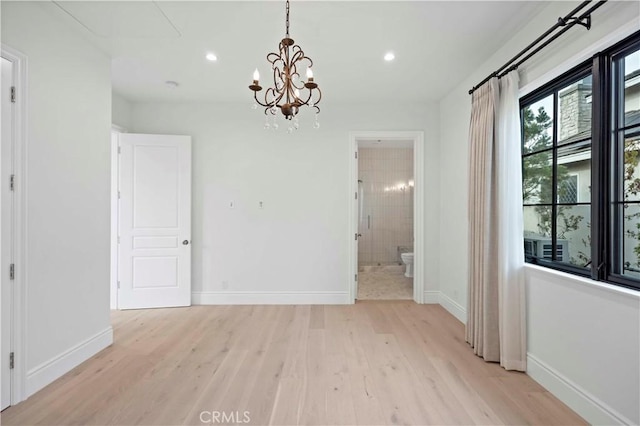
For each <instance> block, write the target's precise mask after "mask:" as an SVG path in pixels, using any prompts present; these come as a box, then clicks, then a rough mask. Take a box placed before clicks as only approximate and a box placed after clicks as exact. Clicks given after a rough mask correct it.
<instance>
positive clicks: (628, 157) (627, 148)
mask: <svg viewBox="0 0 640 426" xmlns="http://www.w3.org/2000/svg"><path fill="white" fill-rule="evenodd" d="M633 133H636V135H635V136H627V138H626V139H625V141H624V170H623V171H622V173H623V174H624V200H625V201H640V167H639V166H640V164H639V163H640V135H638V134H637V133H640V129H638V130H635V131H634V132H633ZM633 133H632V134H633ZM627 134H628V135H629V134H630V132H628V133H627Z"/></svg>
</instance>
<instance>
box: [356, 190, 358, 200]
mask: <svg viewBox="0 0 640 426" xmlns="http://www.w3.org/2000/svg"><path fill="white" fill-rule="evenodd" d="M357 199H358V193H357V192H356V200H357Z"/></svg>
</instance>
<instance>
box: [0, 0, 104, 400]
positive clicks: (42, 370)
mask: <svg viewBox="0 0 640 426" xmlns="http://www.w3.org/2000/svg"><path fill="white" fill-rule="evenodd" d="M1 7H2V42H3V43H4V44H6V45H8V46H10V47H12V48H14V49H16V50H18V51H21V52H22V53H24V54H25V55H27V57H28V62H27V63H28V75H27V80H28V82H27V83H28V89H27V90H28V104H27V107H28V111H27V117H26V120H27V123H28V128H27V142H26V166H27V167H26V168H27V170H26V182H25V183H24V184H25V185H26V195H27V199H26V205H27V212H26V216H27V217H26V221H27V236H26V239H27V241H26V245H27V247H26V260H25V263H26V268H27V270H26V271H17V273H18V274H24V275H23V279H24V280H25V281H24V285H25V287H26V305H27V311H26V339H27V340H26V369H27V381H26V387H27V394H31V393H33V392H35V391H36V390H38V389H39V388H41V387H43V386H44V385H46V384H47V383H49V382H51V381H52V380H54V379H56V378H57V377H58V376H60V375H61V374H63V373H64V372H66V371H67V370H69V369H71V368H72V367H74V366H75V365H77V364H78V363H80V362H82V361H84V360H85V359H86V358H88V357H89V356H90V355H92V354H93V353H95V352H97V351H98V350H100V349H102V348H103V347H105V346H106V345H108V344H110V343H111V339H112V337H111V327H110V325H109V132H110V125H111V82H110V61H109V58H107V57H106V56H104V55H103V54H101V53H99V52H98V51H97V50H96V49H94V48H92V47H91V46H89V45H88V44H87V43H85V42H83V41H82V40H80V39H79V38H78V36H77V34H76V33H75V32H72V30H70V29H68V28H66V27H65V26H63V25H60V24H59V23H58V22H57V21H55V20H54V19H52V18H51V17H50V15H49V14H48V13H46V12H45V11H44V10H43V9H41V7H42V6H40V5H39V4H37V3H31V2H21V3H11V2H2V5H1ZM17 357H18V359H21V354H17Z"/></svg>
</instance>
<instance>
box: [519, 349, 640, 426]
mask: <svg viewBox="0 0 640 426" xmlns="http://www.w3.org/2000/svg"><path fill="white" fill-rule="evenodd" d="M527 374H528V375H529V376H530V377H531V378H532V379H533V380H535V381H536V382H538V383H540V384H541V385H542V386H543V387H544V388H545V389H547V390H548V391H549V392H551V393H552V394H553V395H555V396H556V397H557V398H558V399H559V400H560V401H562V402H564V403H565V404H567V405H568V406H569V407H570V408H571V409H572V410H573V411H575V412H576V413H578V414H579V415H580V416H582V417H583V418H584V419H585V420H586V421H587V422H589V423H590V424H593V425H615V424H621V425H631V424H634V422H632V421H631V420H629V419H628V418H626V417H625V416H623V415H622V414H620V413H618V412H616V411H615V410H614V409H613V408H611V407H609V406H608V405H607V404H605V403H604V402H602V401H600V400H599V399H598V398H596V397H595V396H593V395H591V394H590V393H589V392H587V391H586V390H585V389H583V388H581V387H580V386H578V385H577V384H576V383H574V382H572V381H571V380H570V379H568V378H567V377H565V376H564V375H562V374H561V373H560V372H558V371H557V370H555V369H554V368H553V367H551V366H550V365H548V364H546V363H545V362H543V361H542V360H540V359H538V358H536V356H535V355H532V354H530V353H527Z"/></svg>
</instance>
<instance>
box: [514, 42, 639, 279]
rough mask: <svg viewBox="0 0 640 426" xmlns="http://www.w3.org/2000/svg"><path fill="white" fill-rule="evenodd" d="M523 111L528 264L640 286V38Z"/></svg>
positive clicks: (529, 99) (542, 93) (558, 83)
mask: <svg viewBox="0 0 640 426" xmlns="http://www.w3.org/2000/svg"><path fill="white" fill-rule="evenodd" d="M520 108H521V125H522V179H523V181H522V190H523V213H524V244H525V257H526V261H527V262H531V263H535V264H539V265H542V266H548V267H551V268H555V269H560V270H563V271H566V272H570V273H575V274H579V275H583V276H589V277H591V278H593V279H596V280H603V281H608V282H611V283H614V284H619V285H623V286H627V287H631V288H636V289H640V32H638V33H636V34H634V35H633V36H631V37H629V38H628V39H627V40H625V41H623V42H621V43H619V44H618V45H616V46H614V47H612V48H611V49H609V50H608V51H605V52H603V53H601V54H598V55H596V56H595V57H594V59H593V60H589V61H587V62H585V63H584V64H582V65H580V66H578V67H576V68H575V69H573V70H571V71H569V72H568V73H565V74H564V75H562V76H560V77H558V78H557V79H555V80H554V81H552V82H550V83H549V84H547V85H545V86H544V87H541V88H539V89H538V90H536V91H535V92H533V93H530V94H529V95H527V96H526V97H524V98H522V99H521V100H520Z"/></svg>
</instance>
